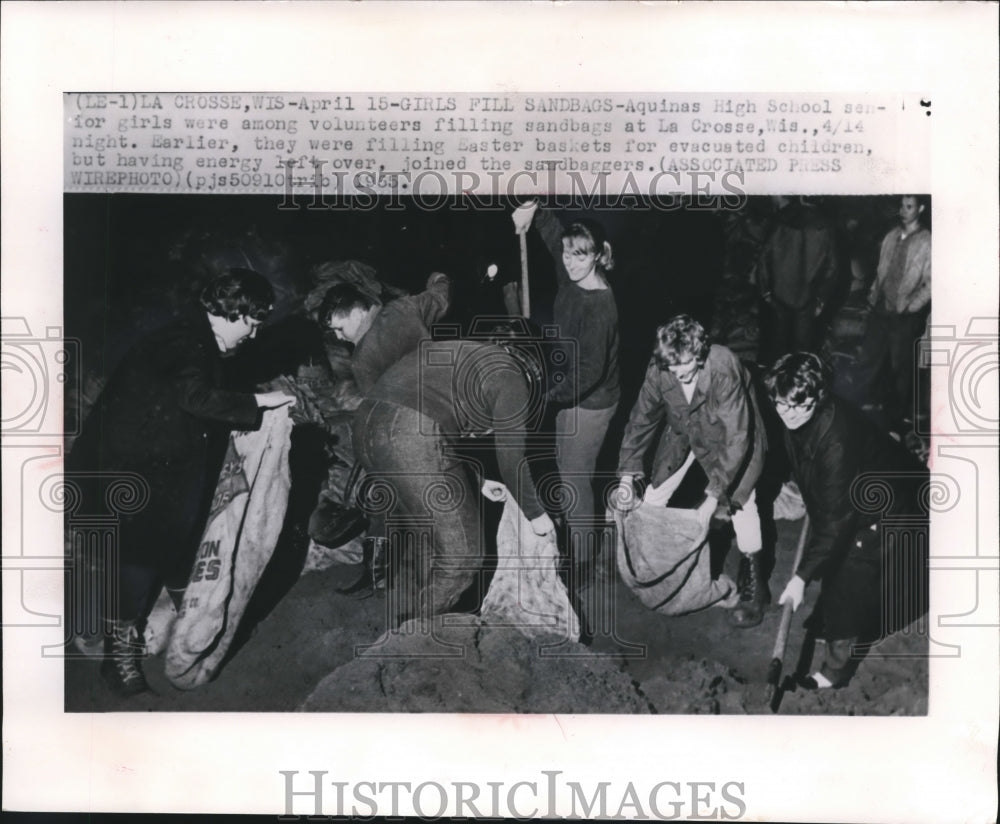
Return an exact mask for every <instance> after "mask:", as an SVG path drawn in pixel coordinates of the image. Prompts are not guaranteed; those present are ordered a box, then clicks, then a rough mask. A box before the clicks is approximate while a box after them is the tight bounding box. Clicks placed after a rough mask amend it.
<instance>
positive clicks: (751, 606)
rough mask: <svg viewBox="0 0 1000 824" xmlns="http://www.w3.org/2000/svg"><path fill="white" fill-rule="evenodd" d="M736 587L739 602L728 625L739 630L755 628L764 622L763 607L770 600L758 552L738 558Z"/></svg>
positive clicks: (730, 614) (731, 613)
mask: <svg viewBox="0 0 1000 824" xmlns="http://www.w3.org/2000/svg"><path fill="white" fill-rule="evenodd" d="M736 586H737V588H738V589H739V596H740V600H739V603H738V604H737V605H736V606H735V607H733V609H732V611H731V612H730V613H729V623H730V624H732V625H733V626H734V627H740V628H741V629H744V628H747V627H755V626H757V625H758V624H759V623H760V622H761V621H763V620H764V606H765V605H766V604H767V603H768V602H769V601H770V600H771V593H770V592H769V591H768V588H767V581H765V580H764V570H763V569H762V566H761V554H760V553H759V552H755V553H753V554H752V555H743V556H742V557H741V558H740V571H739V573H738V574H737V576H736Z"/></svg>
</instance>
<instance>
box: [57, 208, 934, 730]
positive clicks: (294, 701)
mask: <svg viewBox="0 0 1000 824" xmlns="http://www.w3.org/2000/svg"><path fill="white" fill-rule="evenodd" d="M285 200H286V199H285V198H282V197H281V196H280V195H274V196H272V195H263V194H261V195H249V194H245V195H239V194H227V195H219V194H214V195H213V194H199V195H177V196H172V195H165V194H158V195H156V196H147V195H139V194H128V193H116V194H92V193H91V194H88V193H75V194H73V193H71V194H66V195H65V196H64V226H65V252H64V266H65V277H64V295H63V301H64V306H65V330H66V334H67V336H71V337H72V338H73V339H74V340H77V341H79V342H80V347H79V349H78V360H77V361H75V362H74V363H73V368H72V369H71V370H70V371H69V379H68V381H67V385H66V421H67V426H66V430H65V431H66V432H67V433H69V435H68V437H67V447H68V458H67V462H66V475H65V481H66V483H67V484H68V485H71V486H72V487H73V488H74V489H75V490H77V492H78V493H79V494H74V495H73V496H70V497H68V498H67V506H66V510H65V539H66V551H67V558H68V561H67V565H66V582H67V586H66V593H67V595H66V610H67V617H68V621H67V626H68V630H67V637H66V641H65V655H66V664H65V709H66V711H67V712H112V711H113V712H147V711H156V712H174V711H176V712H199V711H206V712H222V711H241V712H242V711H293V710H299V709H301V710H306V711H317V712H469V713H493V712H502V713H621V714H639V713H642V714H646V713H663V714H766V715H771V714H773V713H775V712H780V713H782V714H801V715H923V714H926V712H927V700H928V663H927V658H926V653H927V649H928V644H929V636H928V631H927V627H926V622H927V617H926V616H927V594H926V585H927V518H928V512H927V509H926V506H927V496H926V494H924V493H923V492H922V491H921V490H922V489H923V490H924V491H925V487H926V484H927V480H928V475H927V455H928V445H929V442H928V435H927V433H928V432H929V431H930V429H929V422H930V418H929V416H930V402H929V382H928V381H927V380H926V375H925V370H924V366H923V364H922V362H921V361H920V359H919V358H917V355H916V354H915V353H918V352H919V346H920V341H921V339H922V336H924V335H925V328H926V325H927V321H928V317H929V313H930V285H931V277H930V244H931V221H932V208H931V201H930V198H928V197H927V196H925V195H924V194H920V193H916V194H914V193H908V192H898V193H887V194H884V195H865V196H860V195H857V196H855V195H815V196H803V195H799V194H786V195H780V196H777V195H775V196H750V195H742V196H740V197H732V196H730V197H727V198H704V197H700V198H691V197H683V198H676V199H674V201H673V205H672V208H669V209H667V208H663V204H662V203H656V202H653V201H651V200H648V199H647V200H644V199H643V198H640V197H633V198H631V199H630V200H628V201H623V200H622V199H621V198H618V199H611V198H606V199H604V200H602V199H600V198H596V197H584V196H582V195H578V196H576V197H566V196H564V195H560V196H556V195H555V194H545V193H535V194H532V195H528V196H523V197H521V196H514V195H511V196H497V197H492V198H484V197H476V198H470V197H465V196H454V197H453V196H449V197H446V198H439V199H438V200H437V201H436V203H435V204H434V208H429V207H428V204H427V203H426V202H423V201H420V200H419V199H418V198H412V197H406V196H402V197H392V198H382V199H380V198H371V199H369V201H368V202H367V203H366V205H365V208H325V209H317V208H306V205H307V200H308V199H302V202H301V203H298V204H291V205H292V206H293V207H294V208H288V207H289V204H288V203H287V202H285ZM279 206H282V208H279ZM886 478H890V479H892V480H891V481H886V480H885V479H886ZM882 482H885V483H888V484H889V487H891V492H892V494H889V495H888V497H889V498H892V499H893V500H895V501H896V502H897V504H898V503H899V502H900V501H902V496H903V494H904V491H905V498H906V505H905V506H902V505H901V504H900V505H899V506H888V505H887V506H885V507H883V506H882V499H881V498H880V497H879V496H878V495H876V494H874V493H872V492H871V489H874V488H881V487H879V484H880V483H882ZM904 487H905V489H904ZM865 490H868V492H867V493H866V492H865ZM901 506H902V508H900V507H901Z"/></svg>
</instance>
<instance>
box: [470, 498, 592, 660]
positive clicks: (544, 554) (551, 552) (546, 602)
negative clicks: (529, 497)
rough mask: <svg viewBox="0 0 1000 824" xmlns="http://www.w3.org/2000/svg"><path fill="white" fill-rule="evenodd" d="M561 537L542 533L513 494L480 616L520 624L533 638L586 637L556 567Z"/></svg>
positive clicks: (500, 623)
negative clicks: (583, 635) (495, 564)
mask: <svg viewBox="0 0 1000 824" xmlns="http://www.w3.org/2000/svg"><path fill="white" fill-rule="evenodd" d="M558 560H559V548H558V546H557V545H556V539H555V535H548V536H538V535H536V534H535V533H534V531H533V530H532V528H531V524H530V523H529V522H528V519H527V518H526V517H525V516H524V513H522V512H521V508H520V507H519V506H518V505H517V503H516V502H515V501H514V498H513V496H512V495H508V496H507V501H506V503H505V504H504V509H503V516H502V517H501V518H500V525H499V527H498V528H497V570H496V574H494V576H493V580H492V581H491V582H490V588H489V591H488V592H487V593H486V597H485V598H484V599H483V605H482V609H481V611H480V615H481V616H482V618H483V620H484V621H485V622H486V623H489V624H491V625H492V626H511V627H516V628H517V629H518V630H519V631H520V632H521V633H522V634H523V635H525V636H526V637H528V638H539V637H545V636H557V637H560V638H565V639H567V640H570V641H578V640H579V639H580V619H579V618H578V617H577V615H576V612H575V611H574V610H573V607H572V606H571V605H570V602H569V593H568V592H567V591H566V587H565V586H564V585H563V582H562V580H561V579H560V578H559V575H558V573H557V571H556V565H557V563H558Z"/></svg>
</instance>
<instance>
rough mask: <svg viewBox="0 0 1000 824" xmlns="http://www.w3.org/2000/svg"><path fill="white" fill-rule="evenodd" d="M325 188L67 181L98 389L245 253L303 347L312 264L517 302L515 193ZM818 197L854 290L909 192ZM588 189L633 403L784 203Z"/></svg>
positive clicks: (470, 302) (85, 338)
mask: <svg viewBox="0 0 1000 824" xmlns="http://www.w3.org/2000/svg"><path fill="white" fill-rule="evenodd" d="M311 202H312V199H311V197H309V196H299V197H298V198H297V201H296V206H297V208H293V209H288V208H284V209H283V208H279V206H281V205H282V198H281V197H277V196H275V197H271V196H261V195H214V196H213V195H177V196H170V195H162V194H156V195H134V194H114V195H93V194H67V195H65V196H64V226H65V248H64V253H65V258H64V260H65V276H64V310H65V317H64V324H65V330H66V334H67V335H69V336H71V337H74V338H77V339H78V340H80V341H81V342H82V345H81V351H82V370H81V375H82V377H83V387H82V391H83V394H84V395H85V396H87V395H88V394H92V391H93V390H92V389H88V384H89V385H95V381H97V380H99V379H100V378H101V377H104V376H106V375H107V374H109V373H110V371H112V370H113V368H114V366H115V364H117V362H118V361H119V360H120V359H121V357H122V355H123V354H124V352H125V351H126V349H127V348H128V347H129V346H130V345H131V344H133V343H134V342H135V341H136V340H137V339H138V338H139V337H141V336H142V335H143V334H145V333H147V332H148V331H150V330H151V329H154V328H156V327H157V326H160V325H162V324H164V323H166V322H167V321H168V320H170V319H171V317H172V316H173V315H174V314H175V313H176V312H177V311H178V310H179V308H180V307H181V306H183V305H184V304H185V303H186V302H188V301H190V300H193V299H196V298H197V295H198V293H199V291H200V289H201V287H202V286H203V285H204V283H205V282H207V281H208V280H210V279H211V278H212V277H213V276H215V275H217V274H221V273H222V272H224V271H226V270H227V269H228V268H229V267H232V266H241V267H249V268H252V269H255V270H257V271H259V272H260V273H261V274H264V275H266V276H267V277H268V278H269V279H270V280H271V282H272V283H273V284H274V286H275V289H276V292H277V295H278V302H277V305H276V307H275V311H274V312H273V313H272V315H271V317H270V318H269V320H268V321H267V323H266V324H265V326H264V327H262V330H261V334H260V336H259V343H260V344H262V346H258V347H257V348H258V349H259V350H260V351H263V350H264V349H265V346H263V344H266V343H267V340H268V337H271V339H272V340H280V341H282V343H280V344H278V345H277V347H271V348H272V349H274V348H281V347H282V346H286V347H287V345H288V344H287V342H288V341H289V340H290V339H294V338H295V337H296V334H297V332H296V331H295V330H296V329H298V330H299V331H301V324H300V323H299V325H298V326H296V327H293V329H292V334H290V335H289V334H285V335H276V334H275V330H276V329H278V328H280V327H281V326H282V325H283V321H284V325H285V326H286V327H288V326H289V325H290V324H291V323H292V322H293V321H294V320H295V319H293V318H291V317H290V316H292V315H294V313H296V312H297V310H299V309H300V307H301V301H302V298H303V296H304V295H305V294H306V293H307V292H308V291H309V289H310V288H311V286H312V285H313V284H312V282H311V277H310V271H311V269H312V268H313V267H314V266H316V265H318V264H322V263H325V262H329V261H338V260H349V259H355V260H360V261H363V262H365V263H367V264H369V265H371V266H373V267H374V268H375V269H376V271H377V272H378V275H379V277H380V278H381V279H382V280H384V281H386V282H387V283H389V284H392V285H394V286H398V287H401V288H403V289H405V290H407V291H410V292H417V291H420V290H421V289H422V288H423V284H424V281H425V280H426V278H427V275H428V274H429V273H430V272H432V271H443V272H446V273H447V274H448V275H449V276H450V277H451V278H452V280H453V282H454V294H453V301H452V309H451V312H450V313H449V316H448V317H447V318H446V319H445V320H447V321H454V322H459V323H462V324H463V325H464V326H465V325H467V323H468V321H469V320H470V319H471V318H472V317H473V316H474V315H475V314H477V313H490V314H496V313H502V312H503V307H502V302H501V296H500V288H499V283H498V284H495V285H494V286H493V288H491V287H490V285H489V284H487V283H485V281H484V274H485V271H486V267H487V266H488V265H489V264H490V263H496V264H497V265H498V267H499V270H500V275H499V277H498V281H504V280H519V279H520V258H519V246H518V239H517V236H516V235H515V234H514V231H513V225H512V223H511V220H510V214H511V211H512V208H513V205H514V204H513V203H511V202H509V201H504V200H493V201H489V202H486V201H483V200H478V201H472V200H466V199H451V200H450V201H449V202H448V203H447V204H445V205H442V206H440V207H439V208H434V209H429V208H427V205H426V204H425V205H421V204H420V203H417V202H416V201H414V200H413V199H402V200H399V199H393V200H388V199H387V200H384V201H380V202H379V203H377V204H375V205H374V207H372V205H371V204H367V205H368V208H353V209H347V208H343V203H341V204H339V205H340V206H341V208H334V209H311V208H309V205H310V204H311ZM815 202H817V205H818V206H819V207H820V209H821V210H822V211H824V212H826V213H827V215H828V216H829V217H830V218H831V219H832V220H834V222H835V223H836V225H837V226H838V227H839V228H840V233H839V234H840V242H841V245H842V252H843V254H842V256H841V257H842V261H843V269H844V271H843V277H842V280H843V283H844V285H845V292H846V286H847V285H848V284H849V282H850V279H851V267H852V265H854V266H855V267H861V269H862V271H863V272H865V271H866V270H867V274H868V276H869V277H870V276H873V275H874V265H875V261H876V260H877V256H878V244H879V242H880V240H881V238H882V236H883V235H884V233H885V232H886V231H887V230H888V228H890V227H891V226H892V225H893V223H894V222H895V221H896V219H897V218H896V211H897V208H898V197H897V196H880V197H831V198H818V199H815ZM544 203H545V201H544V200H543V204H544ZM560 205H564V201H560ZM576 205H578V206H579V205H580V204H576ZM588 205H589V207H590V208H589V209H586V210H585V209H582V208H577V209H570V208H562V209H560V210H559V212H558V214H559V217H560V218H561V219H562V221H563V222H564V223H568V222H570V221H572V220H573V219H574V218H576V217H579V216H588V217H592V218H594V219H596V220H598V221H599V222H601V223H602V224H603V225H604V227H605V229H606V231H607V233H608V236H609V240H610V241H611V244H612V246H613V248H614V255H615V261H616V266H615V269H614V272H613V273H612V276H611V278H610V282H611V286H612V288H613V289H614V292H615V297H616V300H617V302H618V310H619V317H620V329H621V367H622V384H623V385H622V389H623V403H622V407H627V406H630V405H631V403H632V400H633V399H634V396H635V392H636V391H637V389H638V385H639V383H640V382H641V379H642V375H643V372H644V369H645V365H646V363H647V360H648V357H649V352H650V350H651V344H652V339H653V333H654V332H655V329H656V327H657V325H658V324H660V323H662V322H663V321H664V320H666V319H667V318H669V317H670V316H671V315H673V314H675V313H677V312H682V311H686V312H690V313H691V314H693V315H695V316H696V317H697V318H698V319H699V320H701V321H702V323H703V324H704V325H705V326H706V328H711V325H712V320H713V318H712V315H713V311H714V308H715V307H714V297H715V293H716V289H717V287H718V285H719V283H720V280H721V278H722V277H723V276H724V274H726V273H728V274H729V275H730V276H736V277H737V278H743V279H745V278H746V277H747V276H748V275H749V273H750V270H751V269H752V266H753V262H754V258H755V255H756V249H757V247H758V246H759V243H760V242H761V241H762V240H763V237H764V235H765V233H766V227H767V220H768V217H769V214H770V208H771V207H770V203H769V199H768V198H766V197H751V198H747V199H746V202H745V204H744V205H743V207H742V208H741V209H740V210H738V211H733V210H721V209H712V208H705V207H704V205H702V206H701V207H700V208H694V204H691V203H690V202H688V203H686V204H684V205H685V208H680V209H673V210H669V211H667V210H664V209H663V208H643V206H642V204H634V205H633V206H632V207H631V208H617V209H610V208H601V206H602V205H605V204H602V203H600V202H592V203H590V204H588ZM528 252H529V262H530V264H529V270H530V278H531V306H532V317H533V319H534V320H535V321H536V322H538V323H545V322H547V321H548V320H550V319H551V310H552V299H553V297H554V294H555V277H554V272H553V264H552V261H551V259H550V257H549V255H548V253H547V251H546V249H545V248H544V246H543V245H542V243H541V241H540V239H539V238H538V236H537V233H535V232H529V233H528ZM296 322H297V321H296ZM269 328H270V331H271V335H269V334H268V332H269ZM465 328H467V326H465ZM287 331H288V329H287V328H286V332H287ZM296 356H297V355H295V356H293V359H294V357H296ZM71 383H72V382H71ZM73 388H74V387H72V385H71V386H70V390H71V391H72V390H73ZM86 405H87V402H86V401H85V403H84V408H86ZM620 411H621V413H622V414H627V410H626V409H622V410H620Z"/></svg>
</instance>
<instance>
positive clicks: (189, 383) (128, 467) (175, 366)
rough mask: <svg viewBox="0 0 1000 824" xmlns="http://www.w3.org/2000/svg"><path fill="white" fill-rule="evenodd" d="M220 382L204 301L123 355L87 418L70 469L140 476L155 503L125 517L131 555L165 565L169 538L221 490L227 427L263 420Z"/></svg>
mask: <svg viewBox="0 0 1000 824" xmlns="http://www.w3.org/2000/svg"><path fill="white" fill-rule="evenodd" d="M222 386H223V359H222V355H221V353H220V351H219V348H218V345H217V343H216V341H215V337H214V335H213V333H212V329H211V326H210V325H209V322H208V316H207V314H206V313H205V312H204V310H200V307H199V309H196V310H194V311H193V313H192V314H190V315H187V316H184V317H182V318H180V319H179V320H176V321H174V322H172V323H170V324H168V325H167V326H165V327H163V328H161V329H159V330H157V331H155V332H153V333H152V334H150V335H149V336H147V337H146V338H144V339H143V340H141V341H140V342H139V343H138V344H137V345H136V346H135V347H133V348H132V349H131V350H130V351H129V352H128V353H127V354H126V356H125V358H124V359H123V361H122V362H121V364H120V365H119V366H118V368H117V369H116V370H115V372H114V374H113V375H112V376H111V378H110V380H109V381H108V383H107V385H106V386H105V388H104V391H103V392H102V393H101V396H100V398H99V399H98V401H97V403H96V405H95V407H94V409H93V411H92V412H91V414H90V415H89V416H88V418H87V420H86V422H85V423H84V426H83V431H82V432H81V435H80V437H79V438H78V439H77V440H76V442H75V443H74V445H73V450H72V452H71V453H70V456H69V458H68V460H67V469H68V470H69V471H70V472H88V473H95V472H101V473H107V474H108V475H109V476H112V477H110V478H109V480H113V475H114V474H115V473H123V472H128V473H136V474H137V475H140V476H141V477H142V478H143V479H144V480H145V482H146V484H148V487H149V501H148V503H147V504H146V505H145V506H144V507H142V508H140V509H139V510H138V511H137V512H135V513H128V514H127V515H126V517H124V518H123V521H122V532H121V539H122V541H121V544H122V546H121V549H122V557H123V558H124V559H126V560H131V561H133V562H136V563H140V564H145V565H150V566H158V565H159V564H160V562H161V561H162V560H163V558H162V556H163V555H164V554H170V553H172V552H173V551H174V549H173V548H171V544H172V543H182V542H185V541H188V540H190V534H191V532H192V530H195V531H197V530H199V529H200V528H201V526H203V524H198V523H196V521H197V516H198V512H199V510H201V509H203V504H204V502H205V498H206V495H210V494H211V490H212V489H213V488H214V485H215V479H216V477H217V476H218V473H219V469H220V468H221V465H222V460H223V457H224V455H225V449H226V444H227V442H228V433H229V431H230V430H231V429H243V430H246V429H256V428H257V427H259V425H260V411H259V409H258V407H257V403H256V401H255V399H254V396H253V395H252V394H250V393H247V392H234V391H228V390H226V389H223V388H222ZM90 494H92V495H93V494H95V491H94V489H91V490H90ZM96 494H98V495H99V494H101V490H97V492H96ZM90 500H91V503H92V504H94V503H96V500H99V499H90Z"/></svg>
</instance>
